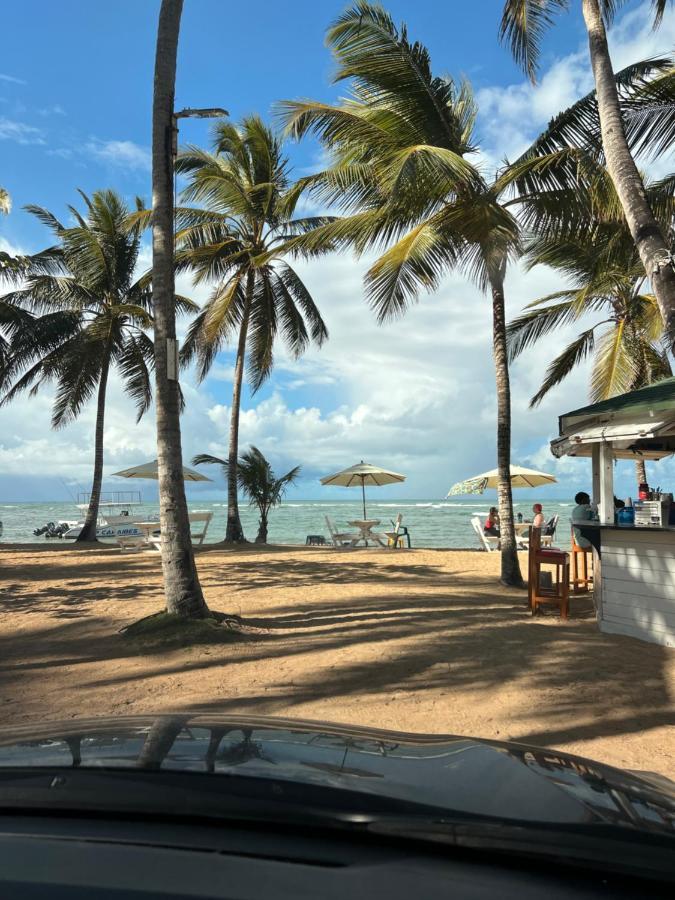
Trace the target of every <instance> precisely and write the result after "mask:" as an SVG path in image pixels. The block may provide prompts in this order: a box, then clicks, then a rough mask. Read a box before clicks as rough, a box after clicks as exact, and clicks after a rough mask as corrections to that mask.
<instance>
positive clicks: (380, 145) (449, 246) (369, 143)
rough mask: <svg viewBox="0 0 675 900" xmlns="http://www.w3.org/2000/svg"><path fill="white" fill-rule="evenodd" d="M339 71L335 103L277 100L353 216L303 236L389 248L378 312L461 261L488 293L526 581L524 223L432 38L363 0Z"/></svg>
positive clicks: (375, 286) (370, 278)
mask: <svg viewBox="0 0 675 900" xmlns="http://www.w3.org/2000/svg"><path fill="white" fill-rule="evenodd" d="M328 43H329V45H330V47H331V49H332V51H333V54H334V56H335V58H336V60H337V63H338V71H337V75H336V80H342V79H351V96H350V97H349V98H348V99H346V100H344V101H342V102H341V103H340V104H338V105H336V106H331V105H328V104H324V103H316V102H313V101H301V102H285V103H284V104H282V113H283V115H284V118H285V121H286V125H287V128H288V130H289V131H290V132H291V133H292V134H293V135H294V136H295V137H301V136H302V135H304V134H306V133H308V132H313V133H314V134H316V135H317V136H318V137H319V138H320V140H321V141H322V142H323V144H324V145H325V146H326V147H327V149H328V150H329V151H330V152H331V154H332V162H333V165H332V166H331V168H330V169H328V170H327V171H325V172H323V173H320V174H318V175H316V176H313V177H311V178H307V179H305V181H304V185H305V187H306V188H307V189H311V190H312V191H314V194H315V195H316V196H317V197H318V198H319V199H321V200H323V201H325V202H329V203H331V202H332V203H337V204H338V205H339V207H340V208H341V210H342V211H343V212H345V213H346V214H347V215H346V217H345V218H343V219H340V220H338V221H336V222H334V223H330V224H328V225H326V226H324V227H322V228H321V229H319V231H318V232H315V233H311V234H309V235H305V236H302V237H299V238H297V239H296V244H297V246H301V247H303V248H305V249H310V250H311V249H312V248H313V247H314V242H315V241H319V240H325V239H326V238H330V239H331V240H333V241H334V242H335V243H336V244H337V245H349V246H352V247H354V248H355V249H356V251H357V252H363V251H364V250H367V249H369V248H373V247H376V248H381V246H382V244H390V245H391V246H390V247H389V249H388V250H386V252H385V253H383V254H382V255H381V256H380V257H379V259H378V260H377V261H376V262H375V263H374V265H372V266H371V268H370V269H369V271H368V273H367V274H366V278H365V288H366V292H367V296H368V299H369V301H370V304H371V306H372V307H373V309H374V310H375V312H376V313H377V316H378V320H379V321H380V322H384V321H385V320H387V319H389V318H391V317H393V316H396V315H401V314H403V313H404V312H405V311H406V309H407V308H408V306H409V304H410V303H412V302H414V301H416V300H417V299H418V297H419V294H420V293H421V292H422V291H423V290H427V291H433V290H435V289H436V288H437V287H438V285H439V284H440V282H441V280H442V277H443V275H444V274H445V273H446V272H447V271H448V270H449V269H451V268H453V267H463V268H464V269H465V270H466V271H467V272H468V273H469V275H470V276H471V277H473V278H474V280H475V281H476V282H477V283H478V285H479V286H480V287H481V289H482V290H483V291H485V292H489V294H490V296H491V299H492V312H493V351H494V362H495V372H496V386H497V410H498V411H497V461H498V467H499V472H500V485H499V507H500V510H499V511H500V518H501V522H502V540H501V551H502V567H501V578H502V581H503V582H504V583H506V584H521V583H522V578H521V574H520V568H519V564H518V556H517V551H516V541H515V532H514V528H513V504H512V498H511V481H510V452H511V451H510V444H511V409H510V385H509V373H508V364H507V352H506V323H505V316H504V277H505V273H506V268H507V264H508V260H509V258H510V257H511V256H512V255H514V254H515V253H517V252H518V248H519V229H518V224H517V222H516V220H515V218H514V217H513V215H512V214H511V213H510V212H509V211H508V209H507V208H506V206H505V205H504V204H503V203H502V202H501V201H500V196H501V185H500V183H499V182H495V183H494V184H490V183H488V182H486V181H485V179H484V178H483V177H482V176H481V175H480V173H479V172H478V171H477V169H476V168H475V167H474V166H473V165H472V164H471V163H470V162H469V161H468V160H467V158H466V156H467V155H468V154H470V153H471V152H472V151H474V150H475V149H476V147H475V144H474V141H473V124H474V119H475V113H476V109H475V104H474V101H473V96H472V93H471V89H470V87H469V85H468V84H467V83H462V84H461V85H459V86H458V85H457V84H455V82H453V81H452V80H451V79H449V78H440V77H436V76H434V74H433V72H432V69H431V60H430V58H429V53H428V51H427V49H426V48H425V47H424V46H423V45H421V44H420V43H418V42H416V43H411V42H410V41H409V40H408V35H407V31H406V28H405V26H403V27H402V28H401V30H400V32H399V30H398V29H397V28H396V27H395V25H394V23H393V21H392V19H391V17H390V16H389V15H388V14H387V13H386V12H385V11H384V10H383V9H382V8H381V7H380V6H375V5H371V4H370V3H367V2H363V0H360V2H357V3H356V4H355V5H354V6H353V7H352V8H350V9H348V10H347V11H346V12H345V13H344V14H343V15H342V16H340V18H339V19H338V20H337V21H336V22H335V24H334V25H333V26H332V27H331V28H330V29H329V32H328Z"/></svg>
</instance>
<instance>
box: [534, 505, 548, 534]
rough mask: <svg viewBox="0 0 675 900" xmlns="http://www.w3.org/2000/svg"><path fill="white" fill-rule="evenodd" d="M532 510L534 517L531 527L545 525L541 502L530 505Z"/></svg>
mask: <svg viewBox="0 0 675 900" xmlns="http://www.w3.org/2000/svg"><path fill="white" fill-rule="evenodd" d="M532 512H533V513H534V519H532V527H533V528H543V527H544V526H545V525H546V519H545V518H544V513H543V512H542V506H541V503H535V504H534V506H533V507H532Z"/></svg>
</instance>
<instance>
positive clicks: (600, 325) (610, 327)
mask: <svg viewBox="0 0 675 900" xmlns="http://www.w3.org/2000/svg"><path fill="white" fill-rule="evenodd" d="M660 187H661V184H657V185H655V186H653V187H652V192H653V193H654V195H656V194H657V193H658V191H659V189H660ZM668 190H669V188H668V189H667V192H668ZM671 194H672V191H671ZM671 205H672V201H671ZM527 258H528V265H529V266H530V267H533V266H535V265H538V264H543V265H547V266H549V267H551V268H553V269H555V270H556V271H559V272H560V273H561V274H562V275H564V276H566V277H567V278H568V279H571V280H572V282H573V284H572V286H571V287H569V288H567V289H565V290H562V291H556V292H555V293H554V294H549V295H547V296H545V297H541V298H540V299H538V300H535V301H533V302H532V303H530V304H529V307H528V310H527V311H526V312H525V313H524V314H522V315H520V316H519V317H518V318H516V319H514V320H513V321H512V322H511V323H510V324H509V326H508V328H507V340H508V345H509V356H510V359H511V360H512V359H514V358H515V357H517V356H518V355H520V354H521V353H523V352H524V351H526V350H527V349H528V348H529V347H531V346H532V345H533V344H534V343H536V342H537V341H538V340H540V339H541V338H543V337H546V336H547V335H548V334H550V333H552V332H555V331H556V330H557V329H559V328H560V327H562V326H564V325H569V324H574V323H577V322H580V321H582V320H584V319H586V320H588V319H589V316H591V317H593V319H595V321H591V322H589V323H588V324H587V327H585V328H583V329H582V331H581V332H580V333H579V335H578V336H577V337H576V338H575V339H574V340H572V341H571V343H570V344H569V345H568V346H567V347H565V348H564V349H563V351H562V352H561V353H560V354H559V355H558V356H556V358H555V359H554V360H553V361H552V362H551V364H550V365H549V367H548V369H547V371H546V374H545V377H544V380H543V383H542V385H541V387H540V388H539V390H538V391H537V393H536V394H535V395H534V397H533V398H532V400H531V401H530V405H531V406H536V405H537V404H538V403H540V402H541V400H542V399H543V398H544V397H545V396H546V394H547V393H548V392H549V391H550V390H551V389H552V388H553V387H555V386H556V385H557V384H560V382H562V381H563V380H564V379H565V378H566V377H567V376H568V375H569V374H570V373H571V372H572V370H573V369H574V368H575V367H576V366H577V365H579V363H580V362H582V361H583V360H584V359H585V358H587V357H588V356H591V355H592V357H593V367H592V371H591V380H590V389H589V399H590V402H591V403H596V402H598V401H600V400H606V399H607V398H609V397H613V396H615V395H617V394H623V393H625V392H627V391H633V390H637V389H638V388H641V387H646V386H647V385H649V384H652V383H653V382H655V381H658V380H660V379H661V378H666V377H669V376H670V375H672V370H671V365H670V360H669V358H668V353H667V351H666V349H665V346H664V337H665V335H664V328H663V320H662V318H661V315H660V312H659V308H658V304H657V303H656V298H655V297H654V295H653V294H649V293H645V292H644V291H643V288H644V283H645V280H646V279H645V274H644V270H643V268H642V263H641V261H640V257H639V256H638V253H637V250H636V249H635V245H634V244H633V242H632V240H631V237H630V232H629V231H628V229H627V227H626V224H625V220H622V221H621V222H620V223H615V222H611V221H604V222H597V223H596V225H595V227H594V228H593V229H591V230H589V231H588V232H587V233H586V235H585V236H584V237H579V236H577V237H570V236H565V237H560V236H559V235H553V236H539V237H537V238H534V239H533V240H532V241H531V243H530V245H529V247H528V248H527ZM636 475H637V481H638V483H640V482H642V481H646V480H647V479H646V473H645V468H644V462H643V461H641V460H638V461H637V462H636Z"/></svg>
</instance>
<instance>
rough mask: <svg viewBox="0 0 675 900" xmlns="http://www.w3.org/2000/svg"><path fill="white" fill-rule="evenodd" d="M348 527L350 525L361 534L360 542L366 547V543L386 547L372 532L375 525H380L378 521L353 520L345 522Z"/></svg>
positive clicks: (378, 536) (377, 535)
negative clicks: (374, 543) (372, 542)
mask: <svg viewBox="0 0 675 900" xmlns="http://www.w3.org/2000/svg"><path fill="white" fill-rule="evenodd" d="M347 524H348V525H352V526H353V527H354V528H358V529H359V531H360V532H361V537H360V538H359V540H360V541H363V543H364V544H365V545H366V547H367V546H368V541H369V540H371V541H375V542H376V543H378V544H379V545H380V547H386V544H385V543H384V542H383V541H382V538H381V537H380V535H379V534H375V532H374V531H373V530H372V529H373V528H374V527H375V526H376V525H379V524H380V519H354V521H353V522H347Z"/></svg>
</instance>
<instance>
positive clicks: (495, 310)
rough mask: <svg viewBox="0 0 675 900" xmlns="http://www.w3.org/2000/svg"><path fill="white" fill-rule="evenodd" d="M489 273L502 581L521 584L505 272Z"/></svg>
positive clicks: (502, 269)
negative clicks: (513, 485) (513, 490)
mask: <svg viewBox="0 0 675 900" xmlns="http://www.w3.org/2000/svg"><path fill="white" fill-rule="evenodd" d="M505 268H506V263H505V261H504V263H503V264H502V266H500V267H499V270H498V271H495V272H491V273H490V287H491V289H492V352H493V355H494V363H495V379H496V383H497V468H498V470H499V487H498V489H497V496H498V502H499V533H500V540H499V543H500V547H501V553H502V574H501V582H502V584H506V585H514V586H516V587H521V586H522V584H523V578H522V575H521V574H520V563H519V561H518V550H517V547H516V532H515V528H514V526H513V497H512V495H511V386H510V383H509V364H508V357H507V354H506V315H505V309H504V306H505V304H504V271H505Z"/></svg>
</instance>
